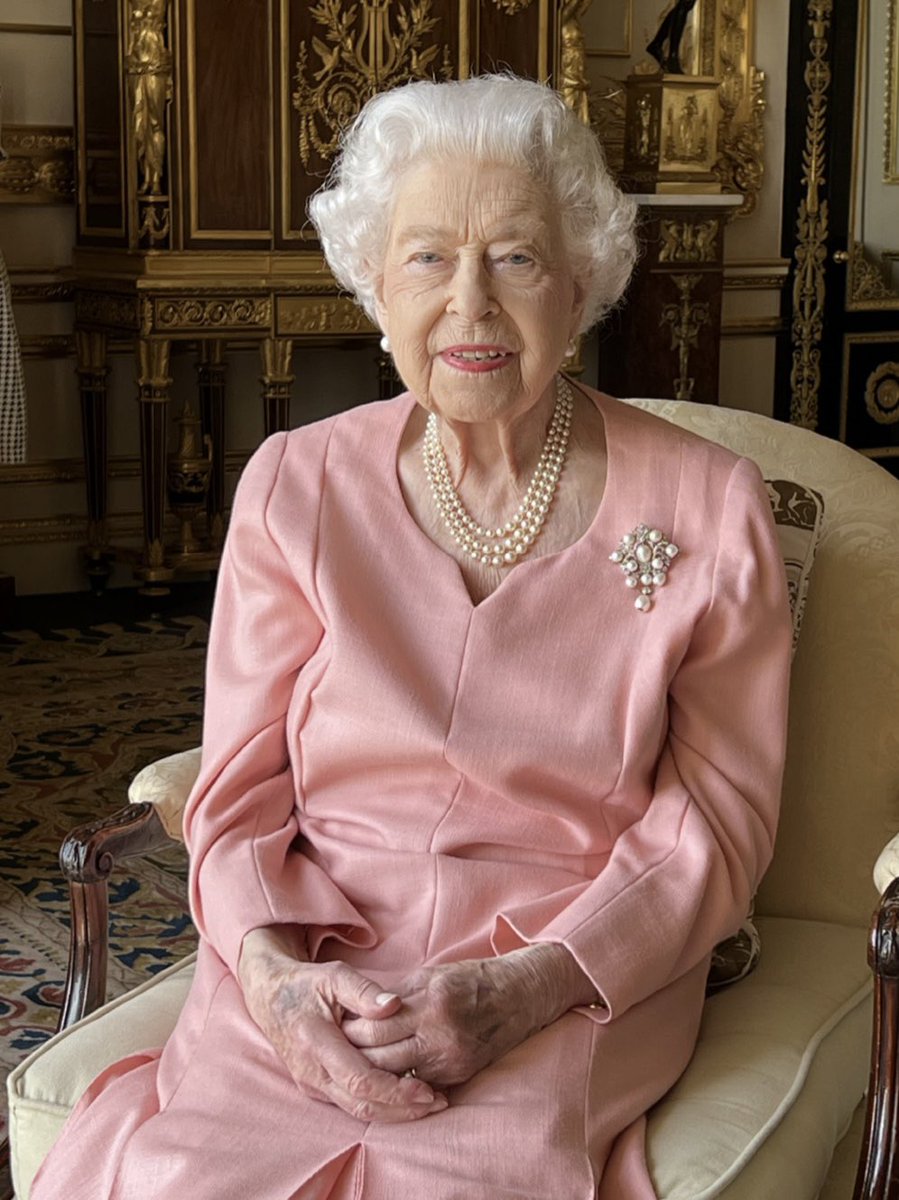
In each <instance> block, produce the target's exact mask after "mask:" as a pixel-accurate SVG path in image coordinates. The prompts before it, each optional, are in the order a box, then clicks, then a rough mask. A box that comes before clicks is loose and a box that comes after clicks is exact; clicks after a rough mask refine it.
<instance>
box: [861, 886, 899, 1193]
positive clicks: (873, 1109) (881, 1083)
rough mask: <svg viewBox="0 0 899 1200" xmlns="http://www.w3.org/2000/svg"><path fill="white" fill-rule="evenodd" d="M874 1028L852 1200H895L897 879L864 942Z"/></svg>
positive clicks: (898, 1163)
mask: <svg viewBox="0 0 899 1200" xmlns="http://www.w3.org/2000/svg"><path fill="white" fill-rule="evenodd" d="M868 964H869V965H870V967H871V970H872V971H873V972H874V1030H873V1035H872V1043H871V1077H870V1083H869V1086H868V1107H867V1113H866V1116H865V1133H864V1138H863V1139H862V1152H861V1158H860V1161H859V1166H858V1175H857V1177H856V1181H855V1192H854V1193H853V1200H899V1144H897V1137H899V879H893V880H892V882H890V883H889V885H888V886H887V888H886V890H885V891H884V894H883V896H882V897H881V900H880V905H879V906H878V909H877V911H876V913H875V914H874V920H873V922H872V925H871V936H870V939H869V942H868Z"/></svg>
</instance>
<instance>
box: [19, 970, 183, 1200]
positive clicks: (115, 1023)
mask: <svg viewBox="0 0 899 1200" xmlns="http://www.w3.org/2000/svg"><path fill="white" fill-rule="evenodd" d="M195 960H196V954H191V955H189V956H188V957H187V958H185V959H182V961H181V962H179V963H176V964H175V965H174V966H173V967H169V968H168V969H167V970H165V971H160V972H159V974H158V975H154V976H153V978H152V979H148V980H147V981H146V982H145V983H142V984H141V985H140V987H136V988H134V990H133V991H131V992H128V994H127V995H125V996H120V997H119V998H118V999H117V1000H113V1001H111V1002H110V1003H109V1004H106V1005H104V1007H103V1008H101V1009H98V1010H97V1011H96V1012H95V1013H91V1015H90V1016H89V1017H85V1018H84V1020H83V1021H79V1022H78V1024H77V1025H74V1026H72V1028H71V1029H67V1030H65V1031H64V1032H63V1033H57V1034H56V1035H55V1036H54V1037H52V1038H50V1040H49V1041H48V1042H45V1043H44V1045H43V1046H41V1047H39V1048H38V1049H37V1050H35V1051H34V1053H33V1054H31V1055H30V1056H29V1057H28V1058H27V1059H26V1060H25V1062H23V1063H20V1064H19V1066H18V1067H16V1068H15V1069H14V1070H13V1071H11V1072H10V1074H9V1078H8V1080H7V1085H6V1090H7V1095H8V1097H9V1121H10V1129H11V1132H12V1136H11V1139H10V1167H11V1170H12V1180H13V1187H14V1188H15V1192H16V1200H28V1193H29V1191H30V1188H31V1181H32V1179H33V1178H34V1175H35V1172H36V1171H37V1169H38V1167H39V1166H40V1164H41V1162H42V1161H43V1159H44V1157H45V1156H46V1155H47V1153H48V1151H49V1150H50V1147H51V1146H52V1145H53V1143H54V1142H55V1141H56V1139H57V1137H58V1136H59V1133H60V1130H61V1129H62V1127H63V1124H64V1122H65V1119H66V1117H67V1116H68V1114H69V1112H70V1111H71V1110H72V1108H73V1107H74V1105H75V1102H76V1101H77V1100H78V1097H79V1096H80V1095H81V1093H82V1092H83V1091H84V1089H85V1088H86V1087H87V1085H88V1084H89V1083H90V1082H91V1080H92V1079H93V1078H95V1076H97V1075H99V1074H100V1072H101V1071H102V1070H104V1069H105V1068H106V1067H108V1066H110V1065H111V1064H112V1063H114V1062H117V1061H118V1060H119V1059H120V1058H124V1057H125V1056H126V1055H128V1054H136V1053H139V1052H140V1051H141V1050H150V1049H153V1048H155V1047H159V1046H161V1045H162V1044H163V1042H165V1040H166V1038H167V1037H168V1036H169V1034H170V1033H171V1032H172V1030H173V1029H174V1027H175V1021H176V1020H177V1017H178V1013H179V1012H180V1011H181V1007H182V1005H183V1004H184V1001H185V999H186V997H187V992H188V989H189V988H190V981H191V979H192V978H193V973H194V962H195Z"/></svg>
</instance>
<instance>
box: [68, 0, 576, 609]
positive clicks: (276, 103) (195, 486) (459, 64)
mask: <svg viewBox="0 0 899 1200" xmlns="http://www.w3.org/2000/svg"><path fill="white" fill-rule="evenodd" d="M587 3H588V0H480V2H478V0H240V3H239V4H238V3H233V2H232V0H76V3H75V57H76V72H75V73H76V88H77V131H76V145H77V206H78V245H77V249H76V255H75V263H74V266H75V273H76V279H77V284H76V341H77V348H78V371H79V376H80V382H81V402H82V409H83V418H84V430H85V456H86V463H87V478H88V504H89V516H90V526H89V528H90V534H89V545H88V548H87V558H88V566H89V571H90V573H91V575H92V577H93V580H94V583H95V586H97V587H101V586H102V585H103V582H104V581H105V577H106V576H107V575H108V571H109V564H110V562H111V561H112V559H113V558H114V557H116V556H117V554H119V551H117V550H116V548H115V547H113V546H111V545H110V543H109V541H108V537H107V530H106V522H105V518H106V478H107V464H106V435H105V427H106V404H107V396H106V377H107V361H106V360H107V346H108V340H109V338H110V337H117V338H121V337H123V336H124V337H128V338H131V339H133V341H134V345H135V364H136V376H137V387H138V400H139V404H140V409H141V461H142V478H143V497H142V501H143V517H144V549H143V553H142V555H141V557H140V562H139V563H137V564H136V571H137V574H138V577H139V578H140V579H141V580H142V581H143V582H144V583H145V584H151V585H159V584H165V583H166V582H167V581H168V580H170V579H171V578H173V577H174V575H175V574H176V573H177V572H179V571H184V570H197V569H203V568H204V567H208V566H212V565H214V564H215V562H216V561H217V556H218V551H219V549H220V546H221V541H222V537H223V534H224V514H223V510H224V487H223V451H224V447H223V445H222V428H223V411H224V408H223V406H224V403H225V383H224V380H225V362H226V350H227V344H228V341H229V340H232V341H233V340H237V339H239V340H241V341H242V342H245V341H246V340H247V339H252V340H255V341H257V342H258V344H259V349H260V355H261V366H262V372H261V374H262V402H263V405H264V412H265V425H266V429H267V431H272V430H275V429H278V428H283V427H284V426H285V425H286V422H287V400H288V396H289V390H290V385H291V382H292V380H293V370H294V364H295V361H296V359H297V356H298V355H299V354H301V353H302V348H303V346H304V345H309V344H311V342H312V341H318V342H322V341H324V342H327V341H341V340H343V339H353V338H356V339H358V338H366V337H367V338H371V337H372V336H373V334H374V330H373V329H372V328H371V326H370V325H369V324H368V322H367V321H366V319H365V317H364V315H363V314H362V313H361V311H360V310H359V309H358V308H356V306H355V305H353V304H352V303H351V302H350V301H349V300H347V299H346V298H345V297H342V296H339V295H338V294H337V291H336V288H335V285H334V283H333V281H332V280H331V278H330V276H329V274H328V272H327V270H326V269H325V268H324V266H323V263H322V259H321V255H320V253H319V250H318V247H317V245H316V243H315V240H314V238H313V236H312V233H311V230H310V229H309V227H308V225H307V222H306V216H305V211H306V202H307V200H308V198H309V196H310V195H311V193H312V192H313V191H314V190H315V189H316V187H318V186H319V185H320V183H321V180H322V178H323V177H324V176H325V175H326V174H327V171H328V168H329V166H330V163H331V161H332V158H333V154H334V150H335V147H336V144H337V139H338V137H339V134H340V130H341V129H342V127H343V126H344V125H345V124H346V123H347V121H349V120H350V119H351V118H352V117H353V115H354V114H355V113H356V112H357V111H358V109H359V107H360V105H361V103H362V102H363V101H364V100H365V99H366V98H367V97H368V96H370V95H371V94H372V93H373V92H375V91H379V90H383V89H385V88H389V87H392V86H395V85H397V84H399V83H402V82H405V81H407V80H410V79H415V78H438V79H439V78H447V79H450V78H464V77H465V76H467V75H469V74H474V73H479V72H482V71H486V70H490V69H494V68H499V67H510V68H511V69H512V70H514V71H516V72H518V73H519V74H523V75H527V76H531V77H534V78H540V79H548V80H551V81H552V82H553V83H554V84H555V85H556V86H557V87H559V88H560V89H561V90H562V91H563V93H564V94H565V96H566V99H567V100H568V101H569V103H570V104H571V105H572V106H573V107H574V108H575V109H576V110H577V111H578V112H579V113H581V115H585V114H586V82H585V74H584V61H583V39H582V37H581V36H580V29H579V25H578V17H579V15H580V13H581V11H583V9H585V8H586V6H587ZM174 341H185V342H189V343H191V344H192V345H195V346H196V355H197V369H198V379H199V395H198V403H197V405H196V411H194V409H193V407H192V406H187V408H186V410H185V411H184V412H182V413H181V415H180V417H179V419H178V421H177V423H176V430H177V432H176V434H175V435H174V436H172V437H170V433H169V425H170V424H171V423H170V422H169V420H168V414H167V408H168V401H169V386H170V382H171V377H170V376H171V373H170V353H171V346H172V343H173V342H174ZM385 374H386V366H385ZM170 442H171V446H170V444H169V443H170ZM167 499H168V502H169V504H170V506H171V507H172V508H173V509H174V510H175V511H176V513H177V515H178V517H179V518H180V521H181V532H180V535H179V538H178V540H177V542H176V544H174V545H171V544H169V545H167V544H166V541H165V538H164V535H163V531H164V516H165V509H166V501H167ZM204 514H205V515H204Z"/></svg>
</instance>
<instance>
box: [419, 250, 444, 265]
mask: <svg viewBox="0 0 899 1200" xmlns="http://www.w3.org/2000/svg"><path fill="white" fill-rule="evenodd" d="M415 261H416V262H417V263H421V264H422V265H423V266H426V267H429V266H433V264H434V263H438V262H440V255H439V254H437V253H435V251H433V250H422V251H421V252H420V253H419V254H416V255H415Z"/></svg>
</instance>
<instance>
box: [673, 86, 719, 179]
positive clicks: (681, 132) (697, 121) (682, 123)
mask: <svg viewBox="0 0 899 1200" xmlns="http://www.w3.org/2000/svg"><path fill="white" fill-rule="evenodd" d="M676 107H677V115H676V116H675V105H674V104H670V105H669V106H668V108H667V109H666V112H665V157H666V158H667V159H668V160H669V161H670V162H675V161H676V162H684V163H701V162H703V161H704V160H705V159H706V158H707V157H708V153H709V113H708V110H707V108H703V109H702V111H700V107H699V100H698V98H697V96H696V93H695V92H690V93H688V94H687V95H686V96H683V97H682V98H680V103H679V104H678V105H677V106H676Z"/></svg>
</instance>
